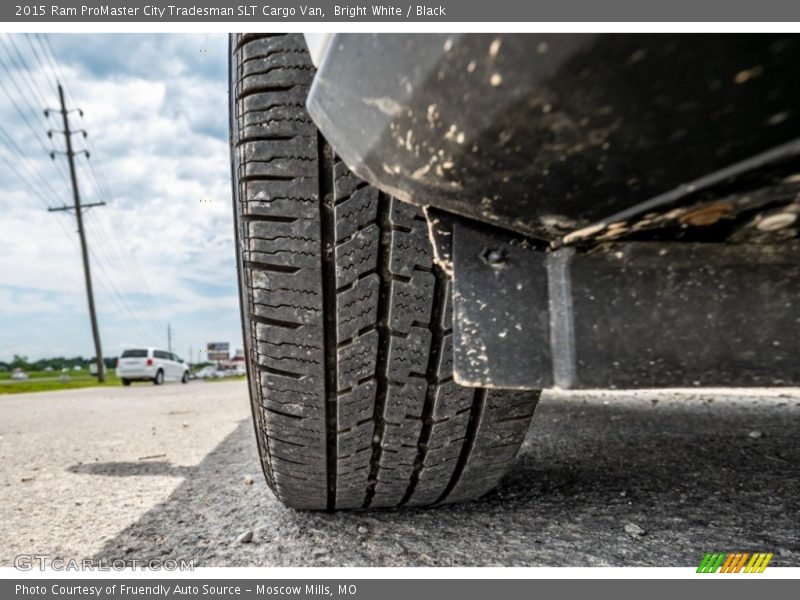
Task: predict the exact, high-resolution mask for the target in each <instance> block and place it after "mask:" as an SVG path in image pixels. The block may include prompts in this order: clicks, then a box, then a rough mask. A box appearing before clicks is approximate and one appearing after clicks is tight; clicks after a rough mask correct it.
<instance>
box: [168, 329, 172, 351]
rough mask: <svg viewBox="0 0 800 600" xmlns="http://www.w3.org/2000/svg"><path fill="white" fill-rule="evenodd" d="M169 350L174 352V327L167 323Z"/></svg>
mask: <svg viewBox="0 0 800 600" xmlns="http://www.w3.org/2000/svg"><path fill="white" fill-rule="evenodd" d="M167 350H169V351H170V352H172V326H171V325H170V324H169V323H167Z"/></svg>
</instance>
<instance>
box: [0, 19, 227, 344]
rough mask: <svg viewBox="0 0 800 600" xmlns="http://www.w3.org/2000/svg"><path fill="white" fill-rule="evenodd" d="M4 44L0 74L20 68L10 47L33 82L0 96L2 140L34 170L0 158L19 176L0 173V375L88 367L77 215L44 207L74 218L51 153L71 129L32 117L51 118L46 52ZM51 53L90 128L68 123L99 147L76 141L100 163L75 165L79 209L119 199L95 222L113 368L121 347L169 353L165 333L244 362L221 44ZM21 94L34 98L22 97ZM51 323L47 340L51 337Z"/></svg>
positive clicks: (98, 45)
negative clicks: (28, 362) (64, 356)
mask: <svg viewBox="0 0 800 600" xmlns="http://www.w3.org/2000/svg"><path fill="white" fill-rule="evenodd" d="M3 38H4V39H3V40H0V58H2V59H3V60H4V61H6V62H7V63H8V65H9V67H11V66H12V64H13V63H12V61H11V57H12V56H14V45H13V44H14V43H15V44H16V48H17V49H18V50H19V51H20V53H21V54H22V56H23V57H24V58H26V62H27V63H28V64H27V66H28V67H29V68H28V69H27V70H26V69H21V68H18V69H12V75H13V77H10V78H9V77H6V83H5V84H4V86H3V87H4V89H7V90H8V92H9V94H10V95H11V97H12V98H13V102H12V101H11V100H9V98H8V97H7V96H6V95H5V94H0V120H1V122H2V127H3V129H4V130H5V131H6V132H8V134H9V135H10V136H11V137H12V138H13V140H14V142H15V143H16V144H17V145H18V147H19V149H20V150H22V154H23V156H24V157H25V159H20V158H19V156H18V155H17V154H16V153H15V152H12V151H11V150H9V149H8V148H7V147H6V146H4V145H0V157H2V156H5V157H6V158H7V159H8V160H10V161H11V163H12V165H17V164H19V165H20V166H19V168H18V169H12V168H10V167H9V165H8V164H6V163H5V162H2V161H0V189H2V190H3V193H2V194H0V215H2V216H0V222H1V223H2V227H0V230H2V232H3V233H2V235H3V238H4V239H3V243H4V251H3V252H2V253H0V332H2V334H0V360H4V359H7V358H10V356H11V355H12V354H14V353H21V352H23V351H24V353H27V354H28V355H30V356H31V357H39V356H49V355H51V354H53V353H54V348H56V347H58V348H71V349H72V350H71V352H73V353H82V354H86V355H89V354H93V348H92V345H91V335H90V331H89V329H88V317H86V298H85V290H84V281H83V271H82V268H81V261H80V255H79V253H78V250H77V247H76V242H77V236H76V235H75V219H74V215H72V213H71V212H61V213H48V212H46V210H45V208H46V207H45V204H49V205H51V206H60V205H62V204H71V202H72V199H71V192H70V190H69V187H68V186H67V185H66V178H65V177H64V174H65V171H64V165H63V164H62V165H60V166H59V165H56V164H54V163H53V162H52V161H50V159H49V157H48V156H47V153H46V149H47V148H50V147H53V146H57V147H59V148H60V147H61V146H62V145H63V138H62V136H60V135H55V136H54V137H53V139H52V140H50V139H47V138H46V137H45V136H44V133H43V132H44V130H45V129H46V128H55V129H61V127H60V126H59V122H58V120H57V119H56V118H54V117H53V116H51V118H50V119H49V122H47V123H45V119H44V117H43V115H42V113H41V112H38V111H39V109H40V108H41V107H40V106H38V104H41V103H42V101H46V102H47V103H48V104H49V105H50V106H51V107H52V106H53V104H55V101H56V100H55V93H54V89H53V88H54V86H53V84H52V81H53V78H54V75H55V74H54V73H53V72H52V70H51V69H49V68H47V64H46V62H45V63H43V64H41V65H38V66H37V61H36V55H35V54H34V52H33V48H35V47H36V46H37V44H38V39H37V38H35V37H33V38H31V37H27V36H23V35H13V36H3ZM49 40H50V42H51V44H52V47H53V49H54V53H55V55H56V56H57V57H58V60H59V69H58V70H59V71H60V72H61V74H63V77H64V78H65V79H66V81H67V82H68V90H69V92H68V96H67V97H68V100H69V101H70V103H77V104H79V106H80V108H81V109H82V110H83V111H84V114H85V118H83V119H81V118H80V117H79V116H78V115H77V114H71V120H72V125H73V127H74V128H76V129H79V128H86V129H87V130H88V132H89V138H88V140H84V139H83V138H82V137H80V136H75V138H74V141H75V145H76V147H77V148H83V147H88V148H90V149H91V150H92V157H91V159H90V160H92V161H94V165H93V166H92V165H91V164H89V163H87V162H86V159H85V158H84V157H79V158H78V159H77V162H78V163H79V165H80V166H79V169H78V177H79V184H80V188H81V191H82V198H83V201H84V203H86V202H96V201H99V200H108V199H109V196H110V202H109V204H108V205H107V206H105V207H101V208H93V209H91V210H89V211H88V212H87V213H86V217H85V222H86V225H85V231H86V235H87V238H88V240H89V244H90V248H91V249H92V257H91V262H92V267H93V268H92V272H93V277H94V279H95V282H96V285H95V287H96V292H97V304H98V313H99V321H100V324H101V334H102V338H103V342H104V346H105V347H104V350H105V354H106V355H112V354H115V353H116V352H118V351H119V349H121V348H122V347H123V346H124V345H126V344H134V345H140V344H144V343H149V344H156V345H165V343H166V335H165V329H166V323H167V322H170V323H172V325H173V329H174V330H175V338H176V340H177V342H178V343H179V344H180V346H181V347H186V348H188V346H189V345H191V346H193V347H194V348H195V349H197V348H199V347H201V346H203V345H204V344H205V342H208V341H230V342H231V344H232V345H233V346H239V345H240V344H241V341H240V340H241V333H240V324H239V320H238V311H239V308H238V299H237V292H236V270H235V257H234V245H233V225H232V216H231V214H232V211H231V206H230V163H229V155H228V141H227V108H228V107H227V81H226V78H227V73H226V70H227V62H226V59H227V56H226V55H227V39H226V37H225V36H221V35H218V36H214V35H68V34H58V35H52V36H49ZM17 66H20V65H19V64H18V65H17ZM1 74H2V75H6V73H5V72H2V73H1ZM14 82H16V83H17V84H18V85H19V87H20V88H21V89H25V85H24V84H25V82H27V83H28V84H29V87H30V88H32V89H34V90H36V91H38V92H39V93H38V94H27V95H26V96H23V95H21V94H20V92H19V90H17V89H16V88H15V86H14V85H13V83H14ZM39 99H41V101H39V102H37V100H39ZM14 103H16V104H17V106H18V107H20V108H22V109H23V111H22V112H23V114H24V116H25V118H27V120H28V121H29V123H30V125H32V127H31V126H29V124H27V123H26V122H25V118H23V117H22V116H20V114H19V112H18V111H17V110H16V109H15V107H14ZM31 129H33V130H34V131H35V132H36V133H37V134H38V135H36V136H34V135H33V132H32V131H31ZM42 146H45V147H46V148H43V147H42ZM64 160H65V159H64V158H63V157H58V158H57V161H64ZM95 175H99V177H95ZM23 179H25V180H27V181H28V183H29V184H30V187H32V188H34V189H35V190H36V191H37V192H36V193H34V192H32V191H31V190H30V189H29V187H28V186H26V185H25V183H24V182H23ZM106 192H107V193H106ZM39 196H43V198H42V197H39ZM65 320H69V325H67V324H66V323H65ZM84 321H85V322H84ZM42 323H49V324H50V327H48V329H47V330H42V328H41V327H40V326H39V325H40V324H42ZM79 323H82V326H77V324H79ZM65 351H66V350H65Z"/></svg>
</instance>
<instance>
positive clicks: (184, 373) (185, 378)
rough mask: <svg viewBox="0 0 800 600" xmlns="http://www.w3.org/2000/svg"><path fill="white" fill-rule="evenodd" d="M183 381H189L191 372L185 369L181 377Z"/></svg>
mask: <svg viewBox="0 0 800 600" xmlns="http://www.w3.org/2000/svg"><path fill="white" fill-rule="evenodd" d="M181 383H189V373H188V372H186V371H184V372H183V377H181Z"/></svg>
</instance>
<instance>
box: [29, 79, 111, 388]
mask: <svg viewBox="0 0 800 600" xmlns="http://www.w3.org/2000/svg"><path fill="white" fill-rule="evenodd" d="M58 99H59V100H60V102H61V110H60V111H59V112H60V113H61V118H62V121H63V123H64V131H62V132H61V133H63V134H64V138H65V139H66V143H67V151H66V153H65V154H66V156H67V160H68V161H69V175H70V179H71V180H72V199H73V202H74V205H73V206H66V205H65V206H62V207H60V208H50V209H48V210H49V211H50V212H57V211H63V210H74V211H75V218H76V220H77V221H78V236H79V237H80V240H81V255H82V257H83V273H84V275H85V278H86V296H87V298H88V300H89V317H90V319H91V321H92V337H93V338H94V351H95V359H96V361H97V380H98V381H99V382H100V383H103V382H104V381H105V380H106V369H105V365H104V364H103V351H102V349H101V348H100V331H99V330H98V328H97V314H96V313H95V308H94V291H93V290H92V273H91V269H90V268H89V250H88V248H87V246H86V233H85V231H84V229H83V211H84V210H86V209H89V208H91V207H92V206H103V205H104V204H105V202H95V203H93V204H86V205H83V206H81V195H80V192H79V191H78V177H77V175H76V174H75V152H73V150H72V134H73V133H80V132H81V131H82V132H83V137H86V131H85V130H80V131H70V129H69V112H70V111H68V110H67V107H66V104H65V103H64V90H63V88H62V87H61V84H58ZM44 114H45V116H48V115H49V111H48V110H45V111H44ZM52 133H53V132H52V131H51V132H48V136H49V137H52ZM78 154H85V155H86V158H89V152H88V151H86V150H81V151H80V152H78ZM50 158H52V159H53V160H55V158H56V153H55V152H51V153H50Z"/></svg>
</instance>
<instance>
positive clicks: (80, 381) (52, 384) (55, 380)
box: [0, 371, 247, 396]
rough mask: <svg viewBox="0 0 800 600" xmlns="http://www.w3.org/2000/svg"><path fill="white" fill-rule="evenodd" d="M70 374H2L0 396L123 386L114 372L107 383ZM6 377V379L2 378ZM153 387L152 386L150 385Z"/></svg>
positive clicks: (225, 378) (52, 372)
mask: <svg viewBox="0 0 800 600" xmlns="http://www.w3.org/2000/svg"><path fill="white" fill-rule="evenodd" d="M74 373H75V375H73V374H72V372H70V373H69V381H65V382H63V383H62V382H61V381H60V380H59V377H60V376H61V373H60V372H58V371H30V372H28V376H29V377H30V379H26V380H24V381H12V380H11V378H10V373H0V396H2V395H3V394H26V393H29V392H51V391H54V390H75V389H78V388H87V387H101V386H102V387H109V386H121V385H122V383H121V382H120V380H119V378H118V377H117V375H116V373H114V371H111V372H109V373H108V374H107V375H106V381H105V383H98V382H97V378H96V377H94V376H93V375H89V372H88V371H83V372H80V373H78V372H77V371H75V372H74ZM2 375H5V377H2ZM246 379H247V376H246V375H241V376H237V377H221V378H218V379H205V380H203V381H204V382H213V383H216V382H219V381H245V380H246ZM133 385H143V384H142V383H137V382H134V384H133ZM150 385H152V384H150Z"/></svg>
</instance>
